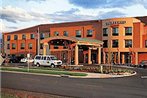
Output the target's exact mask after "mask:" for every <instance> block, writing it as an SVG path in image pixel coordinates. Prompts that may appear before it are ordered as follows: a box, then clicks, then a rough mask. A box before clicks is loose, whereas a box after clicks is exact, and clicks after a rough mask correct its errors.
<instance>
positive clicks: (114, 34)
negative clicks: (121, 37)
mask: <svg viewBox="0 0 147 98" xmlns="http://www.w3.org/2000/svg"><path fill="white" fill-rule="evenodd" d="M112 35H113V36H118V27H115V28H112Z"/></svg>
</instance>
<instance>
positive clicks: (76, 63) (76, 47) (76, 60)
mask: <svg viewBox="0 0 147 98" xmlns="http://www.w3.org/2000/svg"><path fill="white" fill-rule="evenodd" d="M78 52H79V49H78V45H75V65H78V64H79V57H78V56H79V55H78Z"/></svg>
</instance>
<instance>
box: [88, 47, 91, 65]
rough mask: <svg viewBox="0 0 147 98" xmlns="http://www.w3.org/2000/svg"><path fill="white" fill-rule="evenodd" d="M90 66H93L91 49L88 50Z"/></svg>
mask: <svg viewBox="0 0 147 98" xmlns="http://www.w3.org/2000/svg"><path fill="white" fill-rule="evenodd" d="M88 64H92V62H91V49H90V48H89V49H88Z"/></svg>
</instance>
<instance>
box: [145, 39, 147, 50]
mask: <svg viewBox="0 0 147 98" xmlns="http://www.w3.org/2000/svg"><path fill="white" fill-rule="evenodd" d="M145 47H146V48H147V40H145Z"/></svg>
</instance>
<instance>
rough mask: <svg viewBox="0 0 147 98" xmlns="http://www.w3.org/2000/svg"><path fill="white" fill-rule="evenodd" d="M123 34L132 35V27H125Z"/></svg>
mask: <svg viewBox="0 0 147 98" xmlns="http://www.w3.org/2000/svg"><path fill="white" fill-rule="evenodd" d="M125 35H132V27H125Z"/></svg>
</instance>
